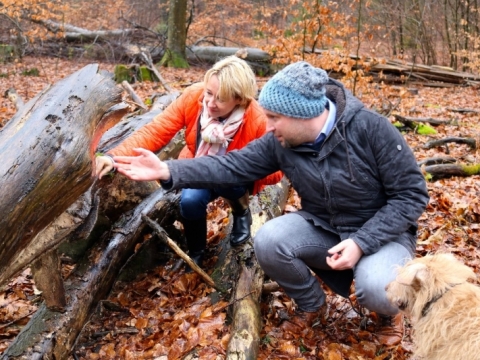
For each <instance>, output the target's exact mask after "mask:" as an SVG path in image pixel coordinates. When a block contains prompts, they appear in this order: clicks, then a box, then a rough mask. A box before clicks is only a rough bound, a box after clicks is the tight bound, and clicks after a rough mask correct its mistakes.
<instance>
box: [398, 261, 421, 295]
mask: <svg viewBox="0 0 480 360" xmlns="http://www.w3.org/2000/svg"><path fill="white" fill-rule="evenodd" d="M427 277H428V268H427V266H426V265H425V264H421V263H413V264H410V265H407V266H405V267H404V268H403V269H402V270H401V271H400V273H399V274H398V275H397V278H396V279H395V280H396V281H397V282H398V283H399V284H402V285H407V286H412V287H413V288H414V289H415V290H416V291H418V290H419V289H420V287H421V285H422V284H423V283H424V282H425V281H426V280H427Z"/></svg>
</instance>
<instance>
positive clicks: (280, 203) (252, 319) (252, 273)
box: [226, 178, 289, 360]
mask: <svg viewBox="0 0 480 360" xmlns="http://www.w3.org/2000/svg"><path fill="white" fill-rule="evenodd" d="M288 189H289V184H288V181H287V179H285V178H283V179H282V181H281V182H279V183H278V184H276V185H271V186H267V187H266V188H265V189H264V190H263V191H262V192H261V193H260V194H258V195H257V196H254V197H251V201H250V210H251V212H252V220H253V221H252V226H251V233H252V238H253V237H254V236H255V234H256V233H257V231H258V230H259V229H260V227H261V226H262V225H263V224H264V223H265V222H266V221H268V220H269V219H271V218H274V217H276V216H279V215H281V214H282V212H283V209H284V207H285V203H286V201H287V197H288ZM240 251H241V253H240V254H238V255H237V259H239V262H240V276H239V279H238V281H237V284H236V288H235V292H234V297H233V303H234V308H233V322H232V326H231V331H230V333H231V336H230V341H229V343H228V347H227V357H226V358H227V359H229V360H237V359H238V360H239V359H256V358H257V355H258V350H259V345H260V332H261V329H262V315H261V312H260V297H261V294H262V286H263V280H264V273H263V270H262V269H261V268H260V265H259V264H258V262H257V259H256V257H255V254H254V251H253V244H251V243H247V244H245V245H243V247H242V249H241V250H240Z"/></svg>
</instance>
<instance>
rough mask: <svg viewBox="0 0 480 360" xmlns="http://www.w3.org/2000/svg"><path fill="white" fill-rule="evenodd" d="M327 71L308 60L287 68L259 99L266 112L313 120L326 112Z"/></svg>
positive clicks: (267, 85)
mask: <svg viewBox="0 0 480 360" xmlns="http://www.w3.org/2000/svg"><path fill="white" fill-rule="evenodd" d="M327 82H328V75H327V73H326V72H325V70H322V69H319V68H315V67H313V66H312V65H310V64H309V63H307V62H305V61H300V62H296V63H293V64H290V65H288V66H286V67H285V68H284V69H283V70H281V71H280V72H278V73H277V74H275V75H274V76H273V77H272V78H271V79H270V80H269V81H268V82H267V83H266V84H265V86H264V87H263V89H262V91H261V92H260V96H259V98H258V102H259V103H260V105H261V106H262V107H263V108H264V109H267V110H270V111H273V112H275V113H278V114H282V115H286V116H289V117H292V118H297V119H312V118H314V117H317V116H318V115H320V114H321V113H323V111H324V110H325V105H326V103H327V97H326V96H325V84H326V83H327Z"/></svg>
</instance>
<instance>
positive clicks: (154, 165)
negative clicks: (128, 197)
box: [113, 148, 170, 181]
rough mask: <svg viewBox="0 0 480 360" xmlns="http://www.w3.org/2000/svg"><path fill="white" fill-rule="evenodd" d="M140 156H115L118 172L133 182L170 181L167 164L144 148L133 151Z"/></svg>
mask: <svg viewBox="0 0 480 360" xmlns="http://www.w3.org/2000/svg"><path fill="white" fill-rule="evenodd" d="M133 151H134V152H136V153H137V154H138V156H114V157H113V160H114V161H115V167H116V169H117V171H118V172H119V173H121V174H123V175H125V176H126V177H128V178H129V179H131V180H136V181H151V180H168V179H170V171H169V170H168V166H167V164H165V163H164V162H163V161H161V160H160V159H159V158H158V157H157V155H155V154H154V153H153V152H151V151H149V150H145V149H142V148H135V149H133Z"/></svg>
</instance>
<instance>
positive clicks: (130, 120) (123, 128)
mask: <svg viewBox="0 0 480 360" xmlns="http://www.w3.org/2000/svg"><path fill="white" fill-rule="evenodd" d="M177 97H178V92H174V93H171V94H167V95H163V96H159V97H157V98H156V99H155V102H154V104H153V106H152V110H150V111H148V112H146V113H144V114H141V115H133V116H128V117H126V118H124V119H123V120H122V121H121V122H119V123H118V124H117V125H115V126H114V127H113V128H111V129H109V130H107V131H106V132H105V134H104V135H103V136H102V139H101V143H100V144H99V147H98V150H99V152H102V153H105V152H107V151H108V150H111V149H113V148H114V147H116V146H118V145H119V144H120V143H121V142H122V141H123V140H125V139H126V138H127V137H129V136H130V135H131V134H132V133H133V132H134V131H136V130H138V129H140V128H141V127H142V126H144V125H146V124H148V123H149V122H151V121H152V120H153V118H154V117H155V116H157V115H158V114H160V113H162V111H163V110H165V109H166V108H167V106H168V105H170V103H171V102H172V101H174V100H175V99H176V98H177ZM182 134H183V132H182ZM176 140H177V142H178V141H180V139H179V138H176ZM180 142H181V141H180ZM183 144H185V143H183ZM182 148H183V147H182ZM180 150H181V149H180Z"/></svg>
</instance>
